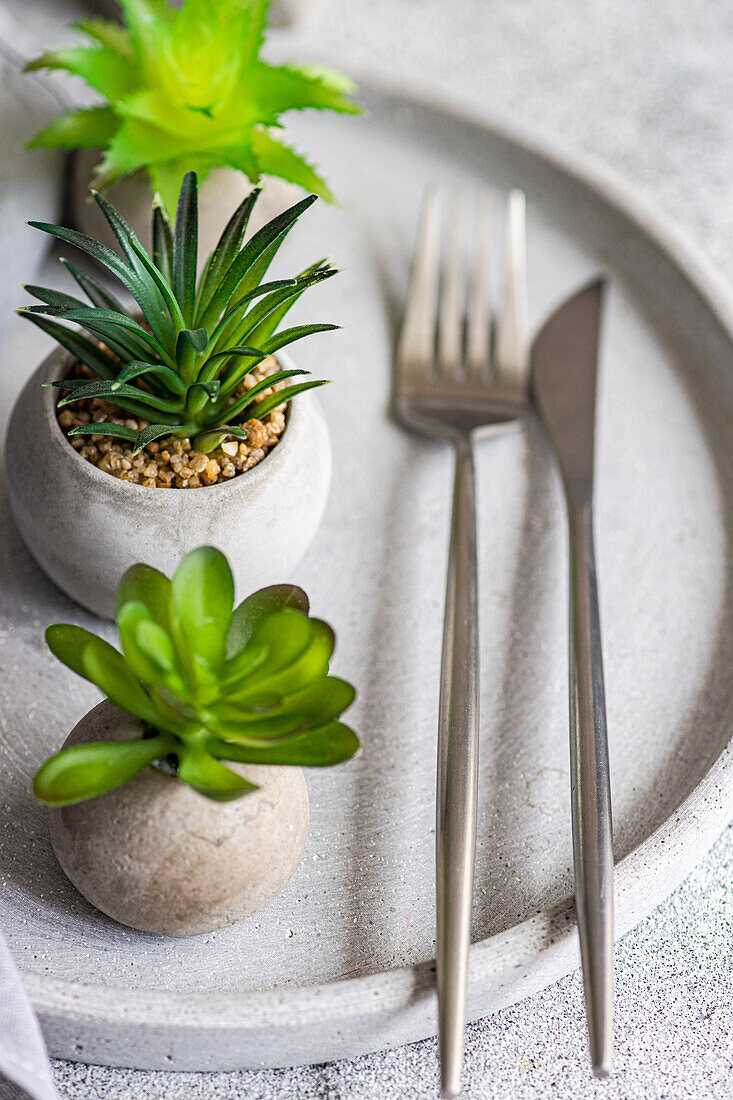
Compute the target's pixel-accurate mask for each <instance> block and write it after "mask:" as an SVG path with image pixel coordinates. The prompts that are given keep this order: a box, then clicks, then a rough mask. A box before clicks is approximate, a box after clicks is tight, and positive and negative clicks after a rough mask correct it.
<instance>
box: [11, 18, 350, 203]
mask: <svg viewBox="0 0 733 1100" xmlns="http://www.w3.org/2000/svg"><path fill="white" fill-rule="evenodd" d="M120 8H121V12H122V16H123V19H124V26H120V25H118V24H116V23H108V22H105V21H103V20H99V19H90V20H86V21H84V22H81V23H77V24H76V27H77V29H78V30H79V31H81V32H82V33H83V34H84V35H86V37H87V38H88V39H91V41H92V45H91V46H72V47H68V48H62V49H58V50H53V51H50V52H48V53H45V54H43V55H42V56H41V57H39V58H37V59H36V60H34V61H31V62H30V64H29V65H28V66H27V68H28V69H31V70H34V69H54V70H63V71H65V72H67V73H69V74H70V75H72V76H77V77H81V79H82V80H84V81H85V82H86V83H87V84H88V85H90V86H91V87H92V88H93V89H94V90H95V91H96V92H98V93H99V95H100V96H101V97H102V100H103V102H102V103H101V104H99V105H97V106H93V107H87V108H84V109H82V110H78V111H74V112H72V113H71V114H68V115H65V116H62V117H60V118H57V119H55V120H54V121H53V122H52V123H51V124H50V125H49V126H47V127H46V128H45V129H43V130H41V131H40V133H38V134H37V135H36V137H35V138H34V139H33V140H32V142H31V145H35V146H61V147H63V148H67V149H76V148H91V149H100V150H102V151H103V155H102V160H101V163H100V164H99V166H98V167H97V170H96V174H95V178H94V181H93V182H94V186H95V187H97V188H99V189H103V188H104V187H106V186H108V185H109V184H113V183H115V182H116V181H117V180H119V179H120V178H121V177H122V176H125V175H127V174H128V173H131V172H135V171H138V170H144V171H145V172H146V173H147V175H148V177H149V179H150V183H151V186H152V190H153V191H157V192H159V193H160V194H161V195H162V196H163V199H164V201H165V202H166V203H167V204H168V205H169V206H170V205H171V204H172V202H173V201H174V199H175V195H176V194H177V193H178V188H179V187H180V184H181V179H182V178H183V175H184V172H185V171H186V170H187V169H190V168H193V169H196V171H198V173H199V175H200V176H201V178H202V179H203V177H204V176H205V175H206V173H207V172H208V171H209V170H210V169H212V168H217V167H221V166H228V167H231V168H235V169H238V170H240V171H242V172H244V173H245V175H247V176H248V177H249V179H250V180H251V181H252V182H253V183H255V182H256V181H257V180H258V179H259V178H260V176H261V175H270V176H279V177H281V178H282V179H285V180H289V181H291V182H293V183H295V184H297V185H298V186H300V187H303V188H305V189H306V190H307V191H314V192H315V193H316V194H319V195H321V196H322V197H323V198H327V199H330V198H331V194H330V191H329V189H328V186H327V185H326V183H325V182H324V180H323V179H322V178H321V177H320V176H319V175H318V173H317V172H316V170H315V169H314V168H313V167H312V166H311V165H310V164H309V163H308V161H307V160H306V159H305V158H304V157H302V156H301V155H300V154H299V153H297V152H296V151H295V150H294V149H293V148H292V147H291V146H289V145H288V144H286V143H285V142H284V141H282V139H281V137H280V136H279V135H280V134H281V132H282V123H281V122H280V116H281V115H282V114H283V113H284V112H286V111H292V110H303V109H304V108H316V109H320V110H330V111H339V112H348V113H352V114H353V113H359V107H358V106H357V105H356V104H355V103H354V101H353V100H352V99H350V98H349V95H348V93H349V92H352V91H353V90H354V89H353V85H352V84H351V82H350V81H349V80H347V79H346V77H344V76H342V75H341V74H339V73H335V72H332V71H330V70H328V69H324V68H320V67H314V66H296V65H278V66H274V65H269V64H267V63H266V62H265V61H263V60H262V59H261V58H260V56H259V55H260V50H261V48H262V45H263V41H264V36H265V31H266V27H267V8H268V2H267V0H216V3H212V0H185V2H184V3H183V4H182V5H179V7H174V6H173V5H172V4H171V3H168V2H167V0H120Z"/></svg>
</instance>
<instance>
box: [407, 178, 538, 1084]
mask: <svg viewBox="0 0 733 1100" xmlns="http://www.w3.org/2000/svg"><path fill="white" fill-rule="evenodd" d="M443 205H444V202H443V200H442V199H441V197H440V196H439V194H438V193H437V192H435V191H430V192H428V194H427V195H426V198H425V201H424V205H423V211H422V218H421V227H420V231H419V236H418V243H417V250H416V256H415V263H414V269H413V275H412V284H411V287H410V294H409V300H408V304H407V309H406V312H405V318H404V323H403V327H402V334H401V338H400V344H399V348H398V352H397V363H396V372H395V411H396V414H397V416H398V418H399V419H400V420H401V421H402V423H403V424H404V425H405V426H406V427H408V428H411V429H413V430H416V431H418V432H422V433H423V434H425V435H428V436H432V437H433V438H437V439H442V440H445V441H446V442H449V443H452V444H453V445H454V447H455V450H456V472H455V484H454V496H453V519H452V524H451V535H450V550H449V558H448V580H447V589H446V606H445V622H444V630H443V658H442V666H441V682H440V717H439V728H438V776H437V806H436V817H437V828H436V894H437V954H436V962H437V986H438V1015H439V1029H438V1030H439V1042H440V1059H441V1092H442V1095H443V1096H455V1095H457V1094H458V1092H459V1091H460V1087H461V1064H462V1061H463V1037H464V1029H465V1017H466V984H467V964H468V948H469V943H470V936H471V909H472V904H471V903H472V893H473V870H474V857H475V846H476V803H477V780H478V733H479V696H478V692H479V681H478V667H479V652H478V592H477V564H476V504H475V474H474V441H475V439H476V437H477V436H478V434H479V433H481V432H483V431H485V430H486V429H490V428H497V427H498V426H507V425H510V424H514V423H517V422H519V421H520V420H521V418H522V417H523V416H524V414H525V413H526V412H527V410H528V379H529V342H528V334H527V292H526V260H525V200H524V195H523V194H522V192H520V191H513V192H512V193H511V194H510V196H509V199H508V204H507V215H506V258H505V274H504V290H503V295H502V301H501V305H500V308H499V310H498V313H497V315H496V319H495V324H494V323H493V318H492V314H491V309H490V305H489V282H488V268H489V257H490V253H491V251H492V249H491V224H490V203H489V200H488V197H486V196H482V197H481V198H480V199H479V201H478V211H477V217H476V223H475V229H474V234H473V239H474V249H473V259H472V262H471V264H470V268H468V270H467V265H466V263H465V260H464V249H463V234H462V226H461V211H460V206H459V203H458V201H457V200H455V201H453V202H452V203H451V206H450V214H449V218H448V225H447V247H446V249H445V258H444V261H443V263H442V264H441V251H442V250H441V222H442V207H443ZM492 330H493V339H492Z"/></svg>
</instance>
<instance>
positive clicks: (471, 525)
mask: <svg viewBox="0 0 733 1100" xmlns="http://www.w3.org/2000/svg"><path fill="white" fill-rule="evenodd" d="M477 589H478V579H477V563H476V492H475V472H474V457H473V445H472V442H471V440H470V438H469V439H463V438H462V439H461V440H460V441H459V442H458V444H457V450H456V474H455V485H454V495H453V520H452V524H451V536H450V550H449V556H448V581H447V591H446V606H445V623H444V628H443V660H442V665H441V673H440V719H439V727H438V780H437V806H436V811H437V813H436V817H437V821H436V888H437V889H436V893H437V897H436V902H437V906H436V908H437V925H438V927H437V933H438V935H437V954H436V963H437V985H438V1033H439V1042H440V1065H441V1092H442V1095H443V1096H455V1095H457V1094H458V1092H460V1087H461V1063H462V1060H463V1037H464V1030H465V1020H466V984H467V967H468V948H469V943H470V938H471V908H472V904H471V903H472V895H473V868H474V857H475V849H476V802H477V793H478V709H479V699H478V593H477Z"/></svg>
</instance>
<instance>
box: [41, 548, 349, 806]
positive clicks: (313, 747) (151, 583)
mask: <svg viewBox="0 0 733 1100" xmlns="http://www.w3.org/2000/svg"><path fill="white" fill-rule="evenodd" d="M115 618H116V621H117V628H118V632H119V638H120V644H121V647H122V652H121V653H120V652H119V651H118V650H117V649H115V648H114V646H112V645H110V644H109V643H108V642H106V641H104V640H103V639H102V638H99V637H98V636H97V635H96V634H92V633H90V632H89V631H88V630H84V629H82V628H81V627H78V626H73V625H69V624H64V623H59V624H56V625H54V626H50V627H49V628H48V630H47V631H46V640H47V642H48V645H49V646H50V648H51V650H52V651H53V653H54V654H55V655H56V656H57V657H58V658H59V660H61V661H63V663H64V664H65V665H68V667H69V668H71V669H73V671H74V672H76V673H78V674H79V675H80V676H83V677H84V678H85V679H87V680H91V682H92V683H94V684H96V685H97V686H98V687H99V688H101V690H102V691H103V692H104V693H105V695H106V696H107V698H108V699H109V700H110V701H111V702H112V703H114V704H116V705H117V706H119V707H121V708H122V709H123V710H125V711H127V712H128V713H129V714H132V715H134V716H135V717H136V718H139V719H140V720H141V721H142V722H143V723H145V729H146V734H145V736H143V737H141V738H139V739H137V740H133V741H121V742H99V743H94V744H84V745H74V746H71V747H69V748H65V749H62V750H61V751H60V752H58V753H56V754H55V755H54V756H52V757H50V758H49V759H48V760H47V761H46V762H45V763H44V764H43V765H42V766H41V767H40V769H39V770H38V772H37V773H36V775H35V777H34V780H33V790H34V794H35V795H36V797H37V798H38V799H40V800H41V801H42V802H45V803H46V804H47V805H50V806H66V805H71V804H73V803H76V802H83V801H84V800H86V799H88V798H94V797H96V796H97V795H100V794H103V793H104V792H105V791H109V790H112V789H113V788H114V787H118V786H119V785H120V784H121V783H124V782H125V781H126V780H128V779H131V778H132V777H133V776H135V775H136V774H137V773H138V772H140V771H142V770H143V768H146V767H148V766H149V765H151V764H154V763H158V764H159V765H160V766H162V767H164V768H165V769H166V770H169V771H170V770H172V771H173V772H174V773H175V774H176V775H177V776H178V779H180V780H182V781H183V782H184V783H188V784H189V785H190V786H191V787H193V788H195V789H196V790H197V791H199V792H200V793H201V794H203V795H207V796H208V797H209V798H212V799H216V800H219V801H227V800H230V799H233V798H238V797H240V796H241V795H246V794H248V793H249V792H250V791H253V790H256V786H255V785H254V784H253V783H251V782H249V781H248V780H246V779H244V778H243V777H242V776H241V775H240V774H238V773H237V772H235V771H234V770H233V769H231V768H229V767H227V766H226V764H223V763H222V761H223V760H226V761H238V762H240V763H246V764H290V765H299V766H308V767H314V766H315V767H318V766H325V765H330V764H338V763H340V762H341V761H344V760H348V759H349V757H351V756H353V755H354V753H355V752H356V751H357V749H358V748H359V740H358V738H357V736H356V734H355V733H354V732H353V731H352V730H351V729H349V727H348V726H346V725H344V724H343V723H342V722H340V721H339V720H338V719H339V716H340V715H341V714H342V712H343V711H344V710H346V708H347V707H349V706H350V705H351V703H352V701H353V699H354V694H355V693H354V689H353V688H352V687H351V685H350V684H348V683H346V681H344V680H339V679H337V678H336V677H334V676H330V675H329V674H328V673H329V661H330V659H331V654H332V652H333V647H334V635H333V631H332V630H331V628H330V627H329V626H328V625H327V624H326V623H324V622H322V621H321V620H320V619H314V618H311V617H310V616H309V614H308V598H307V596H306V594H305V592H303V591H302V589H300V588H297V587H295V586H293V585H275V586H273V587H270V588H263V589H261V590H260V591H259V592H255V593H254V594H253V595H251V596H249V597H248V598H247V599H246V600H244V602H243V603H241V604H239V606H238V607H236V608H235V607H234V584H233V580H232V574H231V570H230V569H229V564H228V562H227V559H226V558H225V557H224V555H223V554H222V553H221V552H220V551H219V550H216V549H214V548H213V547H210V546H204V547H199V548H198V549H197V550H193V551H192V552H191V553H189V554H187V555H186V556H185V557H184V558H183V560H182V561H181V563H180V565H179V566H178V569H177V570H176V572H175V575H174V576H173V579H172V580H169V579H168V577H166V576H164V575H163V574H162V573H160V572H159V571H158V570H156V569H152V568H151V567H150V566H147V565H135V566H133V567H132V568H131V569H129V570H128V571H127V572H126V573H125V574H124V576H123V577H122V579H121V581H120V584H119V587H118V589H117V596H116V607H115Z"/></svg>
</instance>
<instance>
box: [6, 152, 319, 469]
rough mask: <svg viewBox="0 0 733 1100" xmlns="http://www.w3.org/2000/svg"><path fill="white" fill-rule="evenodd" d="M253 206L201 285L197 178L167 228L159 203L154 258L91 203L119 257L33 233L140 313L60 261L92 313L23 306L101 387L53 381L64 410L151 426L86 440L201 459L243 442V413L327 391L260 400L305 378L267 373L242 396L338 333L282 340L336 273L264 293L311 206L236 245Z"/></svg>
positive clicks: (76, 302) (241, 212) (74, 304)
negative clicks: (97, 410) (126, 296)
mask: <svg viewBox="0 0 733 1100" xmlns="http://www.w3.org/2000/svg"><path fill="white" fill-rule="evenodd" d="M258 194H259V189H258V188H255V189H254V191H252V192H251V194H250V195H249V196H248V198H247V199H246V200H245V201H244V202H243V203H241V204H240V206H239V207H238V209H237V210H236V211H235V213H234V215H233V216H232V218H231V219H230V221H229V224H228V226H227V228H226V229H225V230H224V233H223V234H222V237H221V239H220V241H219V244H218V245H217V247H216V249H215V251H214V252H213V253H212V255H211V256H210V257H209V259H208V261H207V263H206V264H205V266H204V270H203V273H202V275H201V278H200V279H199V281H198V284H197V281H196V270H197V255H196V253H197V248H196V242H197V228H196V223H197V214H196V210H197V180H196V175H195V173H193V172H189V173H187V175H186V177H185V180H184V185H183V188H182V192H181V198H180V200H179V203H178V209H177V214H176V223H175V227H172V226H171V224H170V220H169V218H168V215H167V213H166V211H165V209H164V207H163V206H162V204H161V203H160V201H159V200H157V199H156V203H155V204H154V210H153V241H154V255H153V257H151V256H150V255H149V254H148V252H147V251H146V249H145V248H144V247H143V245H142V244H141V243H140V241H139V240H138V238H137V237H136V236H135V234H134V233H133V231H132V230H131V229H130V227H129V226H128V225H127V223H126V222H125V220H124V219H123V218H121V217H120V216H119V214H118V213H117V211H116V210H115V208H114V207H113V206H112V204H111V203H109V202H108V201H107V200H106V199H105V198H104V197H103V196H101V195H98V194H97V195H95V198H96V199H97V202H98V203H99V205H100V207H101V209H102V211H103V213H104V215H105V217H106V218H107V221H108V222H109V224H110V226H111V227H112V229H113V231H114V233H115V235H116V238H117V242H118V245H119V248H120V250H121V253H122V255H119V254H118V253H117V252H114V251H113V250H112V249H110V248H108V247H107V246H106V245H103V244H100V243H99V242H97V241H94V240H92V238H90V237H87V236H85V235H84V234H81V233H77V232H75V231H74V230H69V229H64V228H63V227H61V226H55V225H50V224H49V223H43V222H31V223H30V224H31V225H34V226H35V227H36V228H39V229H41V230H42V231H43V232H46V233H49V234H51V235H52V236H54V237H57V238H58V239H60V240H62V241H64V242H66V243H68V244H71V245H75V246H76V247H78V248H80V249H81V250H82V251H83V252H85V253H87V254H88V255H90V256H91V257H93V258H95V259H96V260H98V261H99V262H100V263H101V264H102V265H103V266H105V267H106V268H107V269H108V270H109V271H111V272H112V274H114V275H116V277H117V278H118V279H119V281H120V282H121V283H122V285H123V287H124V288H125V289H126V290H127V291H128V292H129V293H130V294H132V296H133V298H134V299H135V301H136V302H137V303H138V305H139V306H140V308H141V310H142V318H141V319H138V317H136V316H133V315H132V314H131V313H130V311H129V310H128V309H127V308H126V307H125V306H124V305H123V304H122V303H121V302H120V300H119V299H118V298H117V297H115V295H114V294H112V293H111V292H109V291H108V290H107V289H106V288H105V286H104V285H103V284H102V283H101V282H99V281H98V280H97V279H96V278H95V277H94V276H93V275H89V274H88V273H87V272H84V271H82V269H81V268H78V267H76V266H75V265H74V264H71V263H69V262H68V261H65V262H66V266H67V267H68V268H69V270H70V272H71V274H72V275H73V277H74V279H75V280H76V282H77V284H78V285H79V286H80V287H81V289H82V290H83V291H84V293H85V294H86V296H87V297H88V298H89V300H90V301H91V303H92V304H91V305H89V306H88V305H85V304H84V302H83V301H81V300H80V299H78V298H75V297H74V296H72V295H70V294H67V293H65V292H63V291H58V290H55V289H49V288H47V287H41V286H28V287H27V289H28V291H29V292H30V293H31V294H33V295H34V296H35V297H36V299H38V301H39V302H40V303H41V304H37V305H31V306H26V307H24V308H23V309H22V310H20V313H21V314H22V315H23V316H26V317H28V318H29V319H30V320H31V321H33V322H34V323H35V324H36V325H38V326H39V327H40V328H41V329H43V330H44V331H45V332H47V333H48V334H49V335H51V336H52V337H53V338H54V339H56V340H57V341H58V342H59V343H60V344H61V345H62V346H63V347H65V348H66V349H67V350H69V351H70V352H71V353H72V355H74V356H75V357H76V358H77V359H78V360H79V361H80V362H81V363H82V364H84V365H85V366H86V367H88V368H89V369H90V370H91V371H92V372H93V374H94V375H96V378H97V379H98V381H90V380H85V381H86V385H78V384H77V383H78V382H79V381H80V380H79V379H78V378H73V377H72V378H70V379H69V380H68V383H69V384H68V385H66V386H65V387H64V386H63V385H62V384H61V383H62V382H63V380H59V388H65V389H66V390H67V394H66V396H65V397H64V398H63V399H62V401H61V402H60V405H72V404H74V403H75V402H78V401H85V400H89V399H92V398H101V399H104V400H106V401H109V402H110V403H111V404H112V405H116V406H118V408H119V409H120V410H122V411H123V412H125V413H127V414H130V415H132V416H136V417H137V418H138V419H141V420H145V421H148V422H149V425H147V426H145V425H144V426H142V428H141V429H140V430H139V431H138V432H137V434H132V435H131V434H130V432H131V431H132V429H128V428H127V427H125V430H124V431H120V430H117V429H118V428H121V427H122V425H117V426H116V427H115V426H114V425H113V424H108V422H107V421H98V423H97V425H96V427H95V430H94V431H92V430H91V429H90V427H89V426H88V425H80V426H79V428H77V429H74V432H75V434H79V435H90V434H94V435H102V434H108V435H110V436H113V437H116V438H119V439H128V440H133V439H134V441H135V446H134V453H135V454H137V453H138V452H139V451H140V450H142V449H143V448H144V447H146V446H147V445H148V444H149V443H151V442H153V441H155V440H157V439H162V438H165V437H166V436H174V437H177V438H184V437H186V436H188V437H190V438H191V439H192V440H194V441H195V447H196V449H197V450H201V451H203V452H204V453H208V452H209V451H211V450H213V449H214V448H215V447H216V446H217V445H218V444H220V443H221V442H222V441H223V440H224V439H225V438H226V437H227V436H232V437H233V438H235V439H246V438H247V436H246V433H245V434H243V429H242V428H241V421H242V418H243V417H244V415H245V413H246V415H247V416H248V417H249V418H252V417H253V416H254V417H256V418H258V419H261V418H262V417H264V416H267V415H268V414H269V413H270V412H272V410H273V409H276V408H278V407H279V406H281V405H283V404H285V403H286V402H288V401H290V400H291V399H292V398H294V397H297V396H298V395H299V394H301V393H304V392H305V391H307V390H309V389H312V388H314V387H315V386H318V385H323V384H324V383H323V382H322V381H319V380H311V381H308V382H304V383H300V384H298V385H291V384H288V386H287V388H286V389H284V390H280V391H277V392H275V393H274V394H270V395H268V396H263V395H264V394H265V393H266V391H268V390H270V389H271V388H272V387H273V386H275V385H277V384H278V383H282V382H288V383H290V379H292V378H293V377H294V376H295V375H298V374H307V373H308V372H306V371H299V370H292V371H285V370H281V371H276V372H274V373H269V374H267V373H265V376H264V377H263V378H261V379H260V380H259V381H257V382H256V383H255V384H254V385H251V384H250V385H249V389H245V388H244V381H245V378H246V376H247V374H248V373H249V372H250V371H252V370H253V369H254V368H255V367H256V366H258V365H259V364H260V363H261V362H262V361H263V360H264V359H267V358H268V357H269V356H270V355H272V354H274V353H275V352H277V351H278V350H279V349H280V348H282V347H285V346H286V345H287V344H289V343H292V342H293V341H295V340H300V339H302V338H303V337H305V336H310V335H313V334H315V333H318V332H327V331H329V330H331V329H334V328H336V327H337V326H335V325H329V324H304V325H296V326H294V327H292V328H289V329H284V330H282V331H278V326H279V324H280V322H281V321H282V319H283V318H284V317H285V315H286V314H287V312H288V310H289V309H290V308H291V307H292V305H293V304H294V303H295V302H296V301H297V300H298V299H299V298H300V297H301V295H302V294H303V293H305V291H306V290H308V289H309V288H310V287H311V286H315V285H317V284H318V283H320V282H323V281H324V280H325V279H328V278H330V277H331V276H332V275H333V274H335V273H336V272H335V270H334V269H333V268H331V266H330V265H329V263H328V262H327V261H319V262H318V263H315V264H312V265H311V266H310V267H309V268H306V270H305V271H302V272H301V273H300V274H299V275H297V276H295V277H294V278H290V279H277V280H272V281H270V282H267V283H265V282H263V279H264V276H265V273H266V272H267V269H268V267H269V265H270V263H271V262H272V259H273V257H274V256H275V253H276V252H277V250H278V249H279V247H280V245H281V244H282V242H283V241H284V239H285V237H286V236H287V234H288V233H289V232H290V230H291V229H292V227H293V226H294V225H295V223H296V221H297V220H298V218H299V217H300V216H301V215H302V214H303V212H304V211H305V210H307V209H308V207H309V206H310V205H311V204H312V203H313V202H314V201H315V198H316V196H315V195H309V196H307V197H306V198H304V199H302V200H301V201H300V202H297V203H295V204H294V205H293V206H291V207H290V208H289V209H288V210H285V211H284V212H283V213H282V214H280V215H278V216H277V217H276V218H274V219H273V220H272V221H271V222H269V223H268V224H267V225H265V226H263V228H262V229H260V230H259V231H258V232H257V233H255V234H254V236H253V237H251V239H249V240H244V232H245V229H246V225H247V222H248V220H249V215H250V213H251V210H252V207H253V205H254V203H255V201H256V199H257V196H258ZM59 322H67V323H69V324H71V325H77V326H79V329H74V328H70V327H67V326H66V325H65V324H60V323H59ZM54 384H55V383H54ZM103 424H104V425H106V426H105V427H103V426H102V425H103ZM107 427H108V428H109V430H107Z"/></svg>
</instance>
